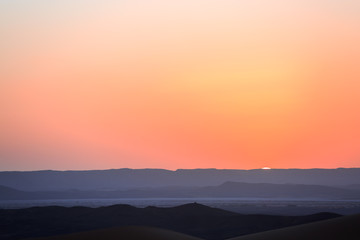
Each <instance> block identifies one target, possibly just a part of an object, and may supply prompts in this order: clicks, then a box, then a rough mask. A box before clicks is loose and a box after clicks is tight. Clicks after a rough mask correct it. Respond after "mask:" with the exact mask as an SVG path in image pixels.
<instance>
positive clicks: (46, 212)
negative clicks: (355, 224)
mask: <svg viewBox="0 0 360 240" xmlns="http://www.w3.org/2000/svg"><path fill="white" fill-rule="evenodd" d="M338 216H340V215H337V214H332V213H319V214H314V215H308V216H271V215H242V214H237V213H233V212H229V211H225V210H221V209H216V208H211V207H207V206H204V205H200V204H196V203H193V204H186V205H181V206H178V207H172V208H158V207H146V208H136V207H133V206H130V205H114V206H110V207H100V208H86V207H72V208H65V207H55V206H54V207H34V208H27V209H12V210H0V239H21V238H26V237H40V236H52V235H60V234H67V233H74V232H80V231H88V230H94V229H102V228H110V227H119V226H129V225H134V226H150V227H158V228H163V229H169V230H173V231H176V232H180V233H185V234H188V235H191V236H196V237H200V238H204V239H226V238H230V237H236V236H240V235H244V234H250V233H257V232H261V231H266V230H271V229H276V228H281V227H287V226H293V225H297V224H303V223H309V222H313V221H319V220H324V219H329V218H334V217H338Z"/></svg>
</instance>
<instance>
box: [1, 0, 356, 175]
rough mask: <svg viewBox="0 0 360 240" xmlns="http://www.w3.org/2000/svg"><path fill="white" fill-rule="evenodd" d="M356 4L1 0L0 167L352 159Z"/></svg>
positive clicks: (336, 162)
mask: <svg viewBox="0 0 360 240" xmlns="http://www.w3.org/2000/svg"><path fill="white" fill-rule="evenodd" d="M359 42H360V3H359V1H358V0H326V1H325V0H319V1H310V0H294V1H287V0H251V1H237V0H227V1H224V0H181V1H180V0H179V1H167V0H146V1H145V0H132V1H125V0H124V1H112V0H105V1H95V0H94V1H85V0H77V1H70V0H63V1H60V0H59V1H43V0H34V1H31V3H30V2H28V1H21V0H3V1H1V2H0V53H1V54H0V170H35V169H106V168H123V167H129V168H166V169H177V168H237V169H252V168H261V167H264V166H269V167H272V168H336V167H360V125H359V122H360V108H359V106H360V94H359V93H360V65H359V64H360V44H359Z"/></svg>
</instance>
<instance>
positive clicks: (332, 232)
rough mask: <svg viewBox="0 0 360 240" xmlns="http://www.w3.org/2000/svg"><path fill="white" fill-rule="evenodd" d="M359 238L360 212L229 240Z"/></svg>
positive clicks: (348, 239)
mask: <svg viewBox="0 0 360 240" xmlns="http://www.w3.org/2000/svg"><path fill="white" fill-rule="evenodd" d="M260 239H261V240H268V239H276V240H304V239H306V240H312V239H314V240H315V239H316V240H319V239H326V240H343V239H346V240H358V239H360V214H358V215H352V216H345V217H339V218H335V219H330V220H324V221H320V222H315V223H308V224H303V225H298V226H294V227H287V228H282V229H277V230H272V231H266V232H262V233H256V234H250V235H246V236H242V237H237V238H231V239H228V240H260Z"/></svg>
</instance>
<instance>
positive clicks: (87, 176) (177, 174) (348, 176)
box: [0, 168, 360, 191]
mask: <svg viewBox="0 0 360 240" xmlns="http://www.w3.org/2000/svg"><path fill="white" fill-rule="evenodd" d="M228 181H232V182H247V183H276V184H310V185H327V186H345V185H352V184H359V182H360V169H359V168H339V169H271V170H261V169H255V170H217V169H189V170H182V169H180V170H176V171H169V170H163V169H114V170H94V171H33V172H0V185H3V186H7V187H11V188H15V189H19V190H24V191H59V190H71V189H76V190H125V189H129V188H139V187H141V188H142V187H165V186H187V187H189V186H193V187H200V186H216V185H220V184H222V183H224V182H228Z"/></svg>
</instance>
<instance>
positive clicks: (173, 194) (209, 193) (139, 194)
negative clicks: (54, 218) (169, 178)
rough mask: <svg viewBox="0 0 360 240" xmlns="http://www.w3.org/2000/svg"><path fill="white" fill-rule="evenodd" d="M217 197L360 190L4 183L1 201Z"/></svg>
mask: <svg viewBox="0 0 360 240" xmlns="http://www.w3.org/2000/svg"><path fill="white" fill-rule="evenodd" d="M184 197H185V198H204V197H205V198H217V197H222V198H224V197H258V198H296V199H304V198H306V199H311V198H316V199H360V190H358V189H345V188H344V189H343V188H339V187H329V186H319V185H304V184H269V183H240V182H226V183H223V184H221V185H218V186H208V187H162V188H161V187H158V188H140V189H139V188H138V189H129V190H118V191H99V190H98V191H96V190H92V191H90V190H87V191H79V190H68V191H37V192H29V191H19V190H15V189H11V188H8V187H4V186H0V200H26V199H27V200H29V199H32V200H34V199H87V198H184Z"/></svg>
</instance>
